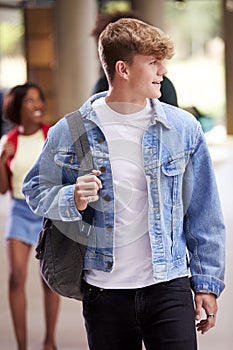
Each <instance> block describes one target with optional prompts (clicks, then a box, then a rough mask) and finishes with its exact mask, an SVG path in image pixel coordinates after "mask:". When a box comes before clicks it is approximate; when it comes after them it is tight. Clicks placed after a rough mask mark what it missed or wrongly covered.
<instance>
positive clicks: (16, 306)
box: [0, 83, 59, 350]
mask: <svg viewBox="0 0 233 350" xmlns="http://www.w3.org/2000/svg"><path fill="white" fill-rule="evenodd" d="M44 111H45V98H44V94H43V92H42V90H41V89H40V87H39V86H37V85H36V84H33V83H26V84H24V85H17V86H15V87H13V88H12V89H11V90H10V91H9V92H8V94H7V95H6V96H5V97H4V100H3V114H4V116H5V117H6V118H7V119H8V120H9V121H11V122H13V123H15V124H16V127H14V128H13V129H12V130H11V131H9V132H8V133H7V134H6V135H4V136H3V137H2V138H1V143H0V178H1V181H0V193H1V194H4V193H6V192H7V191H10V193H11V197H12V199H11V208H10V213H9V220H8V222H7V228H6V234H5V238H6V247H7V256H8V265H9V303H10V309H11V315H12V319H13V325H14V331H15V337H16V341H17V349H18V350H26V349H27V318H26V309H27V300H26V292H25V284H26V280H27V265H28V262H29V254H30V251H31V248H32V246H33V245H34V244H35V243H36V242H37V238H38V234H39V232H40V230H41V225H42V219H41V217H39V216H37V215H35V214H34V213H33V212H32V211H31V210H30V209H29V207H28V205H27V203H26V201H25V198H24V195H23V193H22V191H21V188H22V183H23V179H24V177H25V175H26V173H27V172H28V170H29V169H30V168H31V167H32V165H33V164H34V162H35V161H36V159H37V157H38V155H39V153H40V152H41V149H42V147H43V144H44V140H45V138H46V136H47V131H48V129H49V125H46V124H43V114H44ZM42 285H43V293H44V309H45V323H46V334H45V338H44V341H43V347H42V349H43V350H54V349H56V346H55V328H56V321H57V316H58V310H59V296H58V295H57V294H55V293H54V292H52V291H51V290H50V289H49V287H48V286H47V285H46V284H45V282H44V281H42Z"/></svg>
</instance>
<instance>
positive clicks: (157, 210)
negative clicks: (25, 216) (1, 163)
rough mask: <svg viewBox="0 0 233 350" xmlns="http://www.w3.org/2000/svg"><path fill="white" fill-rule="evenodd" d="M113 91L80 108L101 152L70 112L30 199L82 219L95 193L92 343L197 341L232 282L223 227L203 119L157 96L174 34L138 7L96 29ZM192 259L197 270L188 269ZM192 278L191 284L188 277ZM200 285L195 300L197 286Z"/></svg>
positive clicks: (116, 349) (87, 283)
mask: <svg viewBox="0 0 233 350" xmlns="http://www.w3.org/2000/svg"><path fill="white" fill-rule="evenodd" d="M99 54H100V59H101V63H102V66H103V68H104V70H105V73H106V76H107V77H108V81H109V86H110V88H109V91H108V92H107V93H101V94H98V95H94V96H92V97H91V98H90V99H89V100H88V101H87V102H86V103H85V104H84V105H83V106H82V107H81V108H80V112H81V114H82V117H83V121H84V124H85V127H86V130H87V136H88V140H89V143H90V147H91V153H92V157H93V162H94V168H95V169H94V170H93V172H92V174H89V175H84V176H77V173H78V170H79V168H80V164H77V160H76V158H75V157H74V149H73V146H72V140H71V136H70V132H69V129H68V126H67V122H66V119H65V118H63V119H61V120H60V121H59V122H58V123H57V124H56V125H55V126H54V127H53V128H52V129H51V131H50V133H49V136H48V139H47V142H46V145H45V147H44V150H43V151H42V154H41V156H40V158H39V160H38V161H37V163H36V165H35V166H34V167H33V169H32V170H31V171H30V173H29V174H28V175H27V177H26V179H25V184H24V193H25V196H26V198H27V201H28V203H29V205H30V206H31V208H32V210H33V211H34V212H35V213H37V214H39V215H45V216H48V217H50V218H53V219H58V220H63V221H72V220H81V219H82V213H83V211H84V210H85V209H86V208H87V206H88V205H91V206H93V207H94V208H95V216H94V223H93V226H92V229H91V232H90V233H89V237H88V239H89V242H88V246H87V251H86V255H85V262H84V263H85V275H84V281H83V293H84V298H83V315H84V318H85V325H86V330H87V336H88V343H89V347H90V349H91V350H109V349H111V350H124V349H125V350H139V349H141V348H142V341H143V342H144V344H145V347H146V349H147V350H152V349H153V350H154V349H159V350H174V349H176V350H187V349H189V350H194V349H196V332H195V320H196V321H198V323H197V325H196V326H197V330H198V331H200V332H201V333H206V332H207V331H208V330H209V329H210V328H211V327H213V326H214V324H215V321H216V313H217V301H216V299H217V297H218V296H219V295H220V294H221V292H222V290H223V289H224V282H223V278H224V262H225V254H224V253H225V231H224V223H223V218H222V213H221V208H220V202H219V197H218V192H217V188H216V182H215V177H214V172H213V169H212V165H211V160H210V156H209V153H208V149H207V146H206V143H205V139H204V136H203V133H202V130H201V126H200V124H199V123H198V122H197V121H196V120H195V118H194V117H193V116H191V115H190V114H188V113H187V112H185V111H183V110H181V109H178V108H176V107H173V106H170V105H168V104H164V103H161V102H160V101H158V97H159V96H160V84H161V81H162V80H163V75H164V74H166V68H165V66H164V60H165V59H167V58H171V57H172V55H173V44H172V42H171V40H170V39H169V38H168V37H167V36H166V35H165V34H164V33H163V32H162V31H161V30H159V29H157V28H155V27H153V26H150V25H148V24H145V23H143V22H141V21H139V20H136V19H120V20H119V21H117V22H114V23H111V24H109V25H108V26H107V27H106V28H105V30H104V31H103V32H102V34H101V36H100V39H99ZM189 270H190V276H189V277H190V278H189V277H188V275H189ZM190 287H191V288H190ZM191 290H193V292H194V295H195V297H194V300H195V310H194V305H193V298H192V292H191Z"/></svg>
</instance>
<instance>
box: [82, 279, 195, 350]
mask: <svg viewBox="0 0 233 350" xmlns="http://www.w3.org/2000/svg"><path fill="white" fill-rule="evenodd" d="M83 288H84V299H83V315H84V319H85V326H86V330H87V337H88V344H89V348H90V350H141V349H142V341H143V342H144V345H145V347H146V349H147V350H196V349H197V345H196V330H195V315H194V305H193V298H192V292H191V290H190V284H189V279H188V277H182V278H177V279H174V280H172V281H169V282H165V283H159V284H155V285H153V286H149V287H145V288H139V289H130V290H124V289H113V290H111V289H101V288H97V287H93V286H91V285H89V284H87V283H86V282H84V286H83Z"/></svg>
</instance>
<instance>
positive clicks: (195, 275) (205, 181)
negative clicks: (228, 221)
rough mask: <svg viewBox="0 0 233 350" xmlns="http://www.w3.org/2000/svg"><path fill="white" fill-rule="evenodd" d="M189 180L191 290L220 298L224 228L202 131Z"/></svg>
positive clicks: (187, 223) (187, 216)
mask: <svg viewBox="0 0 233 350" xmlns="http://www.w3.org/2000/svg"><path fill="white" fill-rule="evenodd" d="M186 177H187V178H186V182H187V183H188V184H189V186H188V187H189V195H187V193H186V199H187V198H189V200H188V202H187V211H186V214H185V219H184V232H185V235H186V240H187V247H188V251H189V262H190V272H191V286H192V289H193V291H194V292H195V293H197V292H202V293H213V294H215V295H216V296H217V297H218V296H219V295H220V293H221V292H222V290H223V289H224V273H225V226H224V221H223V214H222V210H221V204H220V199H219V195H218V189H217V184H216V179H215V174H214V170H213V166H212V161H211V158H210V155H209V151H208V147H207V145H206V141H205V137H204V134H203V132H202V131H201V130H199V135H198V137H197V141H196V144H195V146H194V148H193V152H192V155H191V159H190V162H189V166H188V170H187V174H186Z"/></svg>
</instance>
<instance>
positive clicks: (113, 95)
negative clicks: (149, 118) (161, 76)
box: [105, 89, 146, 114]
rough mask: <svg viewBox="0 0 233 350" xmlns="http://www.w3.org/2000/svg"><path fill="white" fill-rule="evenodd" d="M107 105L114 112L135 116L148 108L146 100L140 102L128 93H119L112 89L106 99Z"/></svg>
mask: <svg viewBox="0 0 233 350" xmlns="http://www.w3.org/2000/svg"><path fill="white" fill-rule="evenodd" d="M105 102H106V104H107V105H108V106H109V107H110V108H111V109H113V110H114V111H116V112H118V113H121V114H133V113H137V112H139V111H140V110H142V109H144V108H145V107H146V99H144V100H138V99H137V98H135V97H132V96H129V94H127V93H125V92H124V93H123V94H122V93H121V92H117V91H115V90H114V89H111V90H110V92H109V95H108V96H107V97H106V98H105Z"/></svg>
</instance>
